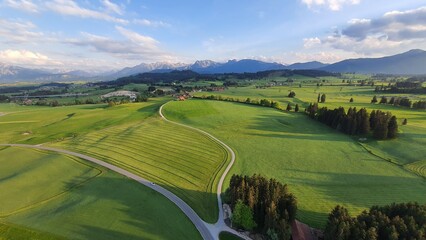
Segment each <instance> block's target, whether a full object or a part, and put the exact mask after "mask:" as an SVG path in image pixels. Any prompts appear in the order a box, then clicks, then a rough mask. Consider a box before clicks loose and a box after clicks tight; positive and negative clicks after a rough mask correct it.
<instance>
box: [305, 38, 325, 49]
mask: <svg viewBox="0 0 426 240" xmlns="http://www.w3.org/2000/svg"><path fill="white" fill-rule="evenodd" d="M319 44H321V39H319V38H317V37H314V38H304V39H303V47H304V48H312V47H315V46H317V45H319Z"/></svg>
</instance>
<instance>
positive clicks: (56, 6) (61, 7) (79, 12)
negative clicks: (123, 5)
mask: <svg viewBox="0 0 426 240" xmlns="http://www.w3.org/2000/svg"><path fill="white" fill-rule="evenodd" d="M46 7H47V8H48V9H50V10H52V11H54V12H57V13H59V14H62V15H69V16H77V17H81V18H93V19H99V20H104V21H109V22H115V23H120V24H127V23H128V21H127V20H125V19H121V18H116V17H113V16H110V15H108V14H106V13H103V12H99V11H95V10H91V9H87V8H82V7H80V6H78V4H77V3H76V2H74V1H69V0H54V1H51V2H48V3H46Z"/></svg>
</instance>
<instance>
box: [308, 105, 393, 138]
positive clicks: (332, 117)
mask: <svg viewBox="0 0 426 240" xmlns="http://www.w3.org/2000/svg"><path fill="white" fill-rule="evenodd" d="M306 112H307V114H308V115H309V116H310V117H311V118H312V119H315V120H317V121H319V122H321V123H324V124H326V125H328V126H330V127H332V128H334V129H337V130H339V131H341V132H343V133H345V134H348V135H366V134H369V133H370V132H371V131H372V132H373V137H374V138H376V139H379V140H383V139H391V138H395V137H396V135H397V132H398V123H397V119H396V117H395V116H392V114H391V113H390V112H386V113H385V112H382V111H380V110H376V111H375V110H373V111H372V112H371V114H369V113H368V111H367V110H366V109H365V108H361V109H360V110H358V111H357V109H356V108H349V109H348V111H347V112H346V111H345V109H344V108H343V107H339V108H336V109H328V108H327V107H323V108H318V104H317V103H314V104H312V103H311V104H310V105H309V107H308V108H307V109H306Z"/></svg>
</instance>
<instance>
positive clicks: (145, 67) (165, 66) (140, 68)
mask: <svg viewBox="0 0 426 240" xmlns="http://www.w3.org/2000/svg"><path fill="white" fill-rule="evenodd" d="M185 66H186V65H185V64H182V63H164V62H157V63H141V64H139V65H136V66H134V67H126V68H123V69H121V70H120V71H118V72H115V73H113V74H111V75H109V76H108V77H109V78H110V79H117V78H121V77H126V76H132V75H136V74H139V73H145V72H152V71H156V72H163V71H161V70H166V72H167V71H168V70H175V69H180V68H182V67H185Z"/></svg>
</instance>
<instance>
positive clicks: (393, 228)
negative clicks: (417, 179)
mask: <svg viewBox="0 0 426 240" xmlns="http://www.w3.org/2000/svg"><path fill="white" fill-rule="evenodd" d="M425 237H426V205H419V204H418V203H400V204H395V203H393V204H391V205H387V206H383V207H379V206H373V207H371V208H370V209H369V211H364V212H363V213H361V214H360V215H358V216H357V217H355V218H352V217H351V216H350V215H349V213H348V210H347V209H346V208H344V207H341V206H336V207H335V208H334V209H333V211H332V212H331V213H330V215H329V216H328V221H327V225H326V227H325V230H324V239H326V240H328V239H333V240H334V239H341V240H346V239H354V240H355V239H356V240H358V239H368V240H375V239H385V240H386V239H425Z"/></svg>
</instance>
